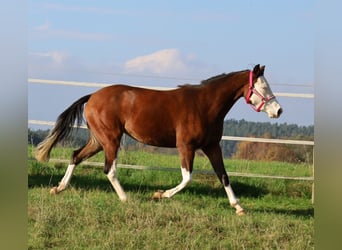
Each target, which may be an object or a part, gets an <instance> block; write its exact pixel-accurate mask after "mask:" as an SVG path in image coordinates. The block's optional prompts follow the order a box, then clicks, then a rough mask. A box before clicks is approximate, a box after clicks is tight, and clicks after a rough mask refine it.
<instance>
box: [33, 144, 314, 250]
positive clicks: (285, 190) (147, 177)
mask: <svg viewBox="0 0 342 250" xmlns="http://www.w3.org/2000/svg"><path fill="white" fill-rule="evenodd" d="M29 153H30V155H29V156H31V148H29ZM52 153H53V155H52V157H53V158H62V157H63V158H66V159H68V158H70V150H69V149H67V150H65V149H63V150H62V149H56V150H53V152H52ZM91 160H92V161H100V162H103V155H102V156H101V155H99V156H96V157H95V158H92V159H91ZM120 162H121V163H125V164H139V165H146V166H157V167H168V168H179V159H178V156H172V155H171V156H170V155H160V154H152V153H146V152H143V151H139V152H128V151H125V152H122V153H121V154H120ZM225 164H226V169H227V171H231V172H248V173H262V174H273V175H285V176H311V174H312V166H308V165H294V164H285V163H279V162H272V163H265V162H263V163H260V162H253V161H238V160H233V161H232V160H225ZM65 168H66V164H60V163H58V164H56V163H47V164H46V163H44V164H41V163H37V162H36V161H34V160H29V161H28V183H29V189H28V248H29V249H119V248H121V249H313V247H314V243H313V224H314V208H313V205H312V204H311V184H312V183H311V182H308V181H294V180H274V179H260V178H244V177H231V178H230V179H231V182H232V186H233V189H234V191H235V193H236V195H237V196H238V197H239V198H240V201H241V204H242V205H243V207H244V208H245V209H246V210H247V215H246V216H243V217H238V216H236V215H235V211H234V210H233V209H232V208H230V207H229V203H228V199H227V197H226V194H225V192H224V189H223V188H222V186H221V184H220V183H219V181H218V180H217V177H216V176H214V175H206V174H194V176H193V181H192V183H191V184H190V185H189V186H188V187H187V188H186V189H185V190H183V191H181V192H180V193H178V194H177V195H175V196H174V197H173V198H171V199H166V200H165V199H164V200H161V201H154V200H153V199H151V197H152V194H153V193H154V191H156V190H158V189H168V188H171V187H173V186H175V185H177V184H178V183H179V182H180V181H181V174H180V171H179V172H169V171H155V170H153V171H152V170H131V169H119V180H120V182H121V184H122V186H123V187H124V189H125V190H126V192H127V194H128V196H129V200H128V202H126V203H122V202H120V201H119V199H118V197H117V195H116V194H115V192H114V191H113V189H112V187H111V185H110V183H109V181H108V180H107V178H106V176H105V175H104V174H103V172H102V168H99V167H90V166H87V165H86V164H83V165H80V166H79V167H78V168H77V169H76V171H75V175H74V177H73V179H72V180H71V185H70V187H69V189H68V190H66V191H64V192H63V193H61V194H60V195H57V196H51V195H50V194H49V188H50V187H51V186H54V185H56V184H57V183H58V182H59V181H60V179H61V178H62V177H63V175H64V171H65ZM194 169H211V167H210V165H209V163H208V161H207V160H206V158H204V157H198V156H197V157H196V160H195V167H194Z"/></svg>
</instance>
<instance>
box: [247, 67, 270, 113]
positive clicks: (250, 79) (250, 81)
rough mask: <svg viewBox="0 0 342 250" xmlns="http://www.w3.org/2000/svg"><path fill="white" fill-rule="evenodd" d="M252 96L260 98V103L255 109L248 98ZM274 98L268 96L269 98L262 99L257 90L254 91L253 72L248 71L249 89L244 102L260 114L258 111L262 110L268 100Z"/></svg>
mask: <svg viewBox="0 0 342 250" xmlns="http://www.w3.org/2000/svg"><path fill="white" fill-rule="evenodd" d="M252 94H256V95H257V96H258V97H260V99H261V103H260V104H259V106H258V107H257V108H256V107H254V105H253V104H252V102H251V100H250V98H251V96H252ZM274 98H275V96H274V95H272V96H269V97H264V96H263V95H262V94H260V93H259V92H258V90H256V88H255V87H254V84H253V71H252V70H251V71H249V88H248V94H247V96H246V102H247V104H249V105H251V107H252V108H253V109H254V110H255V111H256V112H260V110H261V109H262V107H263V106H264V105H265V104H266V103H267V102H268V101H270V100H272V99H274Z"/></svg>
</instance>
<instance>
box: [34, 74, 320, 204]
mask: <svg viewBox="0 0 342 250" xmlns="http://www.w3.org/2000/svg"><path fill="white" fill-rule="evenodd" d="M28 82H29V83H36V84H54V85H67V86H81V87H95V88H101V87H106V86H109V85H112V84H106V83H95V82H75V81H57V80H47V79H33V78H29V79H28ZM139 87H144V88H150V89H158V90H169V89H173V88H166V87H150V86H139ZM274 95H275V96H282V97H290V98H314V95H313V94H305V93H274ZM28 123H29V124H35V125H47V126H53V125H54V124H55V122H52V121H41V120H28ZM82 127H83V128H86V127H85V126H82ZM222 140H233V141H249V142H264V143H280V144H295V145H310V146H314V141H305V140H283V139H266V138H252V137H239V136H222ZM54 161H60V160H54ZM62 162H64V161H63V160H62ZM86 163H87V164H89V165H95V166H97V165H98V164H99V163H97V162H86ZM101 165H103V164H101ZM118 167H121V168H130V169H144V170H167V171H174V169H165V168H156V167H146V166H133V165H125V164H119V165H118ZM177 170H178V169H177ZM195 172H201V173H207V174H213V171H195ZM228 174H229V175H231V176H240V177H254V178H272V179H288V180H304V181H312V182H313V181H314V174H313V175H312V177H290V176H269V175H261V174H246V173H236V172H228ZM313 202H314V183H313V184H312V203H313Z"/></svg>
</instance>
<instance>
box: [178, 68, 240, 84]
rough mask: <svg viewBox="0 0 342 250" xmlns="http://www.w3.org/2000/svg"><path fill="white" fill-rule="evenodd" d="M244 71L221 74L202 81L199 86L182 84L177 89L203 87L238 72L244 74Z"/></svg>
mask: <svg viewBox="0 0 342 250" xmlns="http://www.w3.org/2000/svg"><path fill="white" fill-rule="evenodd" d="M244 71H245V70H242V71H238V72H231V73H228V74H226V73H222V74H219V75H216V76H212V77H210V78H208V79H206V80H202V81H201V83H200V84H189V83H188V84H183V85H178V87H180V88H184V87H201V86H204V85H207V84H210V83H212V82H214V81H217V80H220V79H222V78H227V77H229V76H231V75H233V74H236V73H240V72H244Z"/></svg>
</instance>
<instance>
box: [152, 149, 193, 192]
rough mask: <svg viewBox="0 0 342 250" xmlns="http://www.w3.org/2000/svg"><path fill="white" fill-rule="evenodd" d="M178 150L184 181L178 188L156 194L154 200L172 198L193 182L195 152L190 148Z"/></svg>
mask: <svg viewBox="0 0 342 250" xmlns="http://www.w3.org/2000/svg"><path fill="white" fill-rule="evenodd" d="M178 150H179V154H180V158H181V171H182V181H181V183H179V184H178V185H177V186H176V187H174V188H171V189H168V190H166V191H165V192H164V191H162V190H159V191H157V192H155V193H154V195H153V198H154V199H160V198H171V197H172V196H174V195H175V194H176V193H178V192H179V191H181V190H182V189H184V188H185V187H186V186H187V185H188V184H189V183H190V182H191V179H192V167H193V160H194V156H195V153H194V150H193V149H191V148H188V147H184V148H179V149H178Z"/></svg>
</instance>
